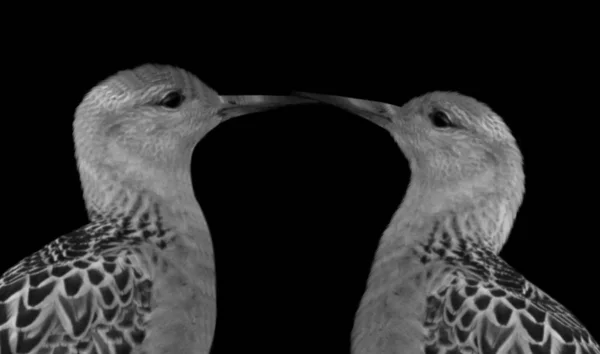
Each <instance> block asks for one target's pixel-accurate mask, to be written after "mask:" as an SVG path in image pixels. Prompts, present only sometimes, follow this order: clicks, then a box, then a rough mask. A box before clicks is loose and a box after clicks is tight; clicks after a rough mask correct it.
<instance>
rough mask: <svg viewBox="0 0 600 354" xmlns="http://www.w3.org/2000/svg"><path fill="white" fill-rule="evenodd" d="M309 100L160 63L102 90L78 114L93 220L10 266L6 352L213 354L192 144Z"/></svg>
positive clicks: (3, 297)
mask: <svg viewBox="0 0 600 354" xmlns="http://www.w3.org/2000/svg"><path fill="white" fill-rule="evenodd" d="M302 101H303V100H302V99H299V98H297V97H286V96H267V95H254V96H251V95H248V96H223V95H218V94H217V92H216V91H215V90H213V89H212V88H210V87H209V86H208V85H206V84H204V83H202V82H201V81H200V80H199V79H198V78H196V77H195V76H194V75H193V74H191V73H190V72H188V71H186V70H184V69H181V68H179V67H175V66H169V65H163V64H152V63H150V64H144V65H141V66H138V67H136V68H133V69H128V70H122V71H119V72H118V73H116V74H114V75H112V76H110V77H109V78H107V79H105V80H103V81H102V82H100V83H99V84H98V85H96V86H95V87H94V88H93V89H91V90H90V91H89V92H88V93H87V94H86V95H85V97H84V98H83V100H82V101H81V103H80V104H79V106H78V107H77V108H76V110H75V120H74V123H73V138H74V145H75V156H76V161H77V168H78V171H79V176H80V181H81V188H82V191H83V197H84V198H83V199H84V201H85V207H86V209H87V214H88V217H89V223H88V224H87V225H85V226H82V227H79V228H77V229H75V230H74V231H72V232H69V233H66V234H65V235H63V236H60V237H58V238H57V239H55V240H54V241H52V242H50V243H49V244H47V245H46V246H45V247H43V248H42V249H40V250H39V251H37V252H35V253H33V254H31V255H30V256H28V257H26V258H24V259H23V260H22V261H20V262H19V263H17V264H16V265H14V266H13V267H11V268H10V269H8V270H7V271H6V272H5V273H4V274H3V275H2V277H1V278H0V353H1V354H9V353H38V354H58V353H61V354H62V353H65V354H66V353H102V354H109V353H120V354H127V353H147V354H150V353H161V354H164V353H177V354H184V353H194V354H198V353H208V352H209V350H210V347H211V343H212V340H213V336H214V331H215V324H216V311H217V308H216V289H215V277H216V276H215V265H214V257H213V247H212V241H211V236H210V232H209V227H208V225H207V222H206V219H205V218H204V216H203V213H202V210H201V209H200V206H199V203H198V201H197V200H196V198H195V196H194V191H193V186H192V179H191V170H190V168H191V166H190V165H191V157H192V152H193V150H194V147H195V146H196V144H197V143H198V142H199V141H200V140H201V139H202V137H204V136H205V135H206V134H207V133H208V132H209V131H210V130H211V129H213V128H214V127H215V126H217V125H218V124H219V123H220V122H223V121H225V120H227V119H230V118H233V117H237V116H242V115H246V114H249V113H253V112H261V111H265V110H268V109H273V108H276V107H280V106H284V105H288V104H296V103H300V102H302ZM74 228H75V227H74Z"/></svg>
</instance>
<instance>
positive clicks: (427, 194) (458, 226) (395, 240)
mask: <svg viewBox="0 0 600 354" xmlns="http://www.w3.org/2000/svg"><path fill="white" fill-rule="evenodd" d="M513 194H514V193H504V192H503V191H502V190H476V191H469V193H468V195H466V196H463V197H461V196H457V195H456V193H454V192H447V191H444V190H432V189H431V188H428V187H427V186H424V185H423V184H421V183H420V182H419V180H417V179H416V178H415V179H413V180H412V181H411V183H410V186H409V188H408V190H407V192H406V195H405V197H404V200H403V202H402V205H401V206H400V208H399V209H398V211H397V212H396V213H395V214H394V217H393V218H392V221H391V223H390V225H389V226H388V228H387V229H386V230H385V232H384V235H383V237H382V239H381V241H380V246H379V247H380V249H382V248H388V247H391V248H410V247H411V246H414V245H418V244H423V243H427V242H433V241H432V239H435V242H438V241H439V242H442V241H443V240H445V239H446V237H447V236H450V237H451V239H452V240H456V241H459V240H460V242H463V241H465V242H469V243H476V244H478V245H481V246H483V247H485V248H487V249H489V250H490V251H492V252H494V253H498V252H500V249H501V248H502V246H503V245H504V243H505V241H506V239H507V238H508V235H509V233H510V230H511V228H512V225H513V221H514V218H515V216H516V212H517V209H518V205H519V203H520V199H519V200H518V201H516V200H515V198H514V196H513ZM443 243H444V244H446V245H448V246H451V245H450V244H448V243H447V242H445V241H444V242H443Z"/></svg>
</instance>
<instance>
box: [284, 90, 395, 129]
mask: <svg viewBox="0 0 600 354" xmlns="http://www.w3.org/2000/svg"><path fill="white" fill-rule="evenodd" d="M293 95H294V96H297V97H299V98H304V99H311V100H314V101H318V102H321V103H325V104H328V105H333V106H336V107H339V108H342V109H344V110H346V111H348V112H350V113H353V114H357V115H359V116H361V117H363V118H366V119H368V120H370V121H372V122H374V123H375V124H377V125H379V126H381V127H384V128H388V127H389V125H390V124H392V123H393V118H394V117H395V116H397V115H398V112H397V107H395V106H393V105H391V104H388V103H383V102H377V101H369V100H363V99H358V98H351V97H343V96H334V95H323V94H318V93H308V92H294V93H293Z"/></svg>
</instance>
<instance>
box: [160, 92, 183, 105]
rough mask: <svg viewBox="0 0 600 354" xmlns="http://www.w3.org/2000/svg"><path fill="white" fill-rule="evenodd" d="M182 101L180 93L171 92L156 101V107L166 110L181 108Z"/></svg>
mask: <svg viewBox="0 0 600 354" xmlns="http://www.w3.org/2000/svg"><path fill="white" fill-rule="evenodd" d="M184 100H185V96H184V95H183V94H182V93H181V91H171V92H169V93H167V94H166V95H165V97H163V98H162V99H161V100H160V101H158V105H159V106H163V107H167V108H178V107H179V106H181V104H182V103H183V101H184Z"/></svg>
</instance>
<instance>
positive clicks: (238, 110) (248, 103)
mask: <svg viewBox="0 0 600 354" xmlns="http://www.w3.org/2000/svg"><path fill="white" fill-rule="evenodd" d="M219 99H220V100H221V107H219V109H218V111H217V112H218V114H219V115H220V116H221V117H222V118H223V121H225V120H227V119H231V118H233V117H239V116H243V115H245V114H250V113H256V112H263V111H267V110H270V109H275V108H279V107H283V106H289V105H298V104H307V103H315V101H314V100H311V99H308V98H303V97H297V96H266V95H254V96H219Z"/></svg>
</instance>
